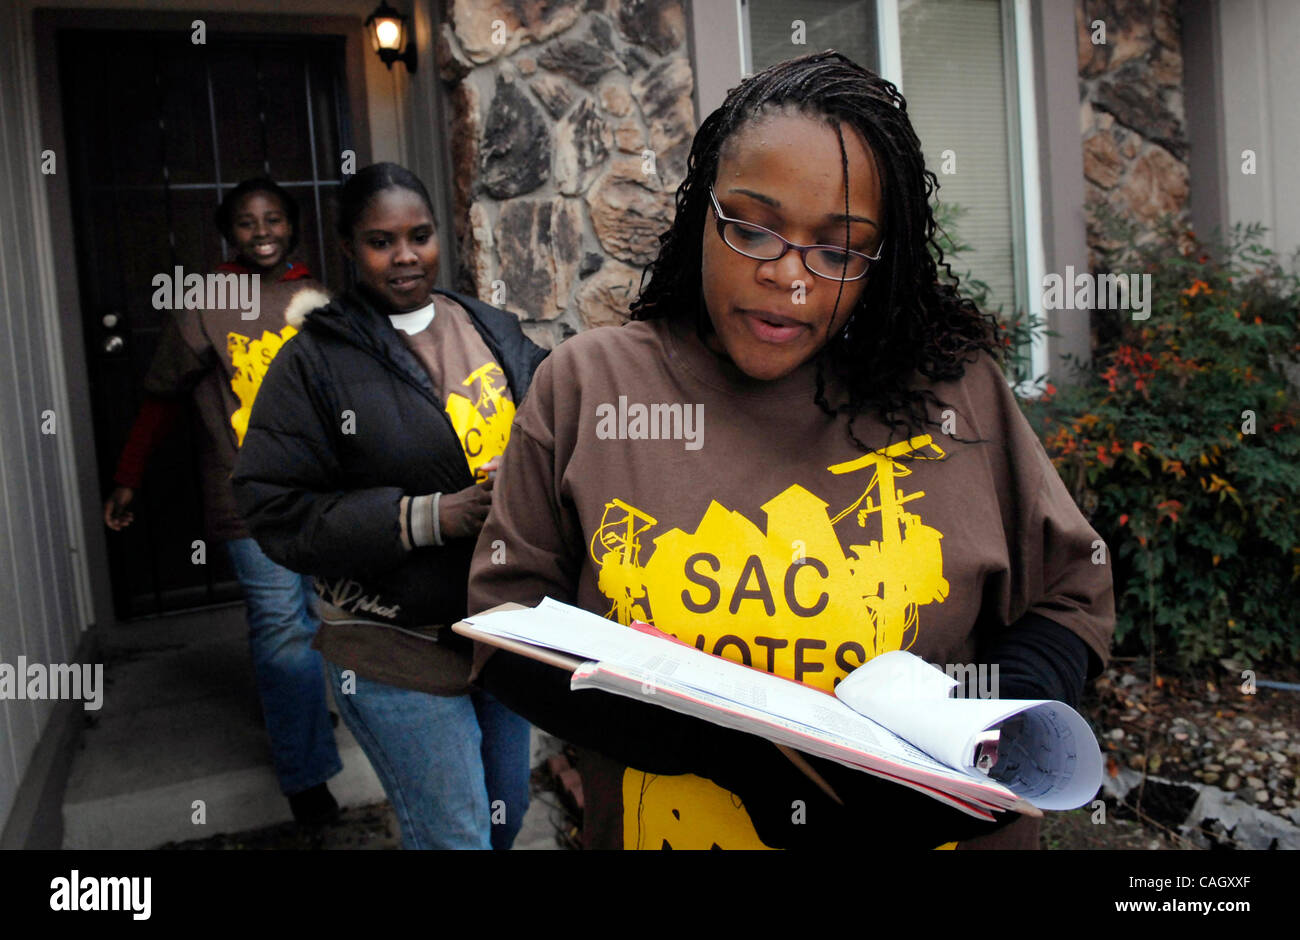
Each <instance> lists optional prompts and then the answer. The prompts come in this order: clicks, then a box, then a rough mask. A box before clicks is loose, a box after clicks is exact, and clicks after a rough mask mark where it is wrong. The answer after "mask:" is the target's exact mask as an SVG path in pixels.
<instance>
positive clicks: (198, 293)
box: [150, 265, 262, 320]
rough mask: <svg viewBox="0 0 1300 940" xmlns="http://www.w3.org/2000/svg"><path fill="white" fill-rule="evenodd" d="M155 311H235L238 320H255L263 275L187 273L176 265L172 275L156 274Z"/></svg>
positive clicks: (260, 296) (154, 284) (258, 308)
mask: <svg viewBox="0 0 1300 940" xmlns="http://www.w3.org/2000/svg"><path fill="white" fill-rule="evenodd" d="M150 285H151V286H152V287H153V288H154V292H153V298H152V303H153V308H154V309H155V310H231V309H234V310H238V311H239V318H240V319H241V320H256V319H257V317H258V314H259V313H260V312H261V308H262V276H261V275H260V274H257V273H253V274H236V273H235V272H233V271H225V272H220V273H214V274H193V273H191V274H186V273H185V271H184V269H183V268H182V267H181V266H180V265H177V266H176V268H175V270H174V271H173V272H172V273H171V274H166V273H163V274H155V275H154V276H153V280H152V281H151V282H150Z"/></svg>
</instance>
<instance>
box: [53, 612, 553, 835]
mask: <svg viewBox="0 0 1300 940" xmlns="http://www.w3.org/2000/svg"><path fill="white" fill-rule="evenodd" d="M101 639H102V656H103V660H104V678H105V686H106V689H105V692H104V703H103V707H102V708H101V709H100V710H99V711H97V712H87V713H86V715H87V716H88V719H87V727H86V730H85V734H84V735H83V739H82V747H81V749H80V750H79V751H78V753H77V754H76V756H75V757H74V759H73V766H72V771H71V774H70V777H69V780H68V787H67V792H66V795H65V798H64V806H63V823H64V836H63V846H64V848H70V849H91V848H93V849H149V848H156V847H158V846H160V845H163V844H165V843H167V842H179V841H187V840H191V839H202V838H207V837H209V836H214V835H218V834H220V833H236V832H245V831H248V830H251V829H259V828H263V827H266V826H273V825H277V824H279V823H283V822H288V821H289V820H291V819H292V818H293V817H292V814H291V813H290V811H289V803H288V801H287V800H286V799H285V798H284V796H283V795H282V794H281V793H280V788H279V785H278V783H277V781H276V777H275V773H274V771H273V770H272V766H271V753H270V745H269V743H268V741H267V737H266V730H265V728H264V726H263V724H262V717H261V712H260V706H259V703H258V700H257V690H256V687H255V685H254V680H253V669H252V663H251V660H250V657H249V653H248V636H247V626H246V625H245V621H244V612H243V607H242V606H232V607H226V608H218V609H213V610H206V611H202V612H198V613H191V614H184V615H177V616H171V617H165V618H158V619H156V620H150V621H144V622H141V623H136V624H127V625H120V626H117V627H114V628H112V629H110V630H106V631H105V632H104V635H103V636H102V638H101ZM335 741H336V742H337V744H338V749H339V756H340V757H341V758H342V761H343V771H342V772H341V773H339V774H338V775H337V776H335V777H333V778H332V779H331V780H330V781H329V787H330V792H332V793H333V794H334V796H335V798H336V799H337V800H338V802H339V805H340V806H343V807H358V806H366V805H371V804H375V803H381V802H383V801H384V799H385V797H384V791H383V787H382V786H381V785H380V783H379V779H378V777H376V776H375V772H374V770H373V769H372V768H371V766H370V762H369V761H368V760H367V759H366V756H365V754H364V753H363V752H362V750H361V747H360V745H358V744H357V742H356V739H355V738H353V737H352V735H351V734H350V733H349V732H348V730H347V728H346V727H345V726H344V725H343V724H342V723H340V724H339V727H338V728H337V729H335ZM554 747H555V745H554V744H553V743H551V744H547V742H546V741H545V740H543V739H542V738H540V737H538V736H536V734H535V739H534V758H535V761H536V762H540V761H541V760H544V759H545V756H546V755H547V754H549V753H551V752H552V751H553V750H554ZM197 800H202V801H203V806H204V813H205V817H206V818H205V821H204V822H203V823H202V824H199V823H196V822H195V821H194V820H195V814H196V809H195V801H197ZM534 802H535V804H536V805H535V806H534V807H532V808H530V811H529V818H526V819H525V823H524V827H525V828H524V832H522V833H521V835H520V839H519V845H518V847H519V848H525V847H529V848H549V847H554V846H551V845H547V844H546V843H547V841H548V838H549V839H550V841H551V842H554V827H553V826H551V824H550V822H549V820H548V819H547V818H546V817H545V806H544V805H542V804H538V803H537V801H534Z"/></svg>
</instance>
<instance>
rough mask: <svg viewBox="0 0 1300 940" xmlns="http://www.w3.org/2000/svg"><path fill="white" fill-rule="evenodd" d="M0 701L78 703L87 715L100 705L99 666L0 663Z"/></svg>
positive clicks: (101, 672) (101, 682)
mask: <svg viewBox="0 0 1300 940" xmlns="http://www.w3.org/2000/svg"><path fill="white" fill-rule="evenodd" d="M0 699H9V700H11V701H24V700H28V699H30V700H32V701H41V700H46V699H57V700H61V701H62V700H72V701H77V700H80V701H81V702H82V707H83V708H84V709H85V710H86V711H88V712H94V711H99V709H100V708H102V707H103V705H104V664H103V663H94V664H91V663H51V664H50V665H48V666H47V665H46V664H45V663H29V662H28V661H27V657H26V656H19V657H18V662H17V664H16V665H13V664H10V663H0Z"/></svg>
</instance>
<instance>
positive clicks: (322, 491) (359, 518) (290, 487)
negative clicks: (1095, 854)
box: [234, 163, 545, 848]
mask: <svg viewBox="0 0 1300 940" xmlns="http://www.w3.org/2000/svg"><path fill="white" fill-rule="evenodd" d="M339 234H340V236H341V238H342V246H343V250H344V252H345V253H346V254H347V256H348V257H349V258H351V259H352V260H353V262H355V264H356V271H357V279H358V286H357V288H356V289H355V290H352V291H347V292H345V293H344V294H342V295H340V296H339V297H337V298H335V300H334V301H333V302H332V303H331V304H329V305H328V306H326V307H321V308H320V309H317V310H314V311H312V312H311V314H310V315H309V316H308V317H307V318H306V320H305V321H304V322H303V324H302V332H301V333H300V334H299V336H298V337H297V338H296V339H295V340H294V342H293V343H291V344H289V346H288V348H287V349H286V350H285V352H284V353H283V354H282V355H281V356H280V357H279V358H278V359H277V360H276V361H275V364H274V365H273V366H272V368H271V371H270V373H269V374H268V375H267V378H266V384H265V386H264V388H263V392H262V395H261V397H260V398H259V400H258V405H257V407H256V408H254V410H253V415H252V420H251V423H250V425H249V431H248V437H247V440H246V441H245V444H244V449H243V451H242V452H241V454H240V459H239V464H238V466H237V468H236V472H235V478H234V482H235V493H236V496H237V497H238V499H239V502H240V506H241V508H242V509H243V510H244V511H245V513H246V515H247V518H248V520H249V526H250V527H251V528H252V530H253V532H254V534H255V535H256V536H257V538H258V541H259V542H260V543H261V545H262V547H263V548H264V549H265V550H266V552H267V554H268V555H270V556H271V557H272V558H275V559H276V560H278V561H280V562H281V563H282V564H284V565H286V566H288V567H289V568H292V569H293V570H295V571H301V572H303V573H305V574H311V575H314V576H315V577H316V585H317V591H318V592H319V593H320V595H321V601H322V603H321V620H322V625H321V630H320V634H319V636H318V638H317V641H316V645H317V647H318V648H319V649H320V650H321V651H322V652H323V653H324V655H325V659H326V661H327V663H328V665H329V671H330V674H331V676H332V677H333V681H334V683H335V701H336V702H338V706H339V711H340V712H341V713H342V715H343V720H344V721H345V722H346V723H347V725H348V727H349V728H350V729H351V730H352V733H353V734H354V735H356V738H357V740H358V741H359V742H360V744H361V746H362V748H363V749H364V750H365V752H366V755H367V756H368V757H369V758H370V762H371V764H372V765H373V766H374V768H375V771H376V773H377V774H378V775H379V778H380V780H381V781H382V783H383V785H384V789H385V792H386V793H387V794H388V797H389V800H390V801H391V802H392V804H393V808H394V810H395V811H396V813H397V817H398V821H399V822H400V824H401V827H402V845H403V846H404V847H405V848H488V847H489V846H491V847H494V848H509V847H510V844H511V843H512V842H513V840H514V836H515V833H516V832H518V830H519V826H520V824H521V823H522V822H523V817H524V811H525V809H526V807H527V805H528V772H529V768H528V756H529V755H528V744H529V728H528V723H527V722H526V721H524V720H523V719H521V718H519V717H518V716H517V715H515V714H513V713H512V712H510V711H509V710H508V709H506V708H505V707H504V706H502V705H501V704H500V703H499V702H497V701H496V700H495V699H494V698H493V697H492V696H491V695H489V694H487V693H485V692H482V691H480V690H473V691H472V692H471V690H470V688H469V685H468V676H469V665H470V661H469V656H468V652H469V650H468V646H467V644H465V643H464V641H461V640H460V639H459V638H458V637H456V636H455V635H454V634H453V633H452V632H451V631H450V630H449V629H446V627H447V625H448V624H451V623H454V622H455V621H457V620H459V619H461V618H462V617H463V616H464V615H465V584H466V580H467V578H468V574H469V560H470V555H471V553H472V551H473V548H474V538H475V537H476V536H477V535H478V532H479V528H480V527H481V526H482V524H483V519H484V517H485V516H486V515H487V511H488V507H489V506H490V505H491V500H492V486H493V481H492V478H491V473H492V471H493V470H495V467H496V458H498V457H499V456H500V455H501V453H502V452H503V451H504V450H505V446H506V442H507V439H508V437H509V434H510V425H511V420H512V419H513V417H514V414H515V407H516V403H517V402H520V401H522V400H523V397H524V392H525V391H526V390H527V388H528V384H529V381H530V379H531V377H532V374H533V371H534V369H535V368H536V367H537V364H538V362H540V361H541V359H542V357H543V356H544V355H545V352H544V351H543V350H541V349H540V348H538V347H537V346H535V345H534V344H533V343H531V342H529V341H528V339H527V338H525V337H524V335H523V333H522V331H521V330H520V328H519V321H518V320H517V318H516V317H515V316H514V315H513V314H510V313H507V312H505V311H503V310H498V309H496V308H495V307H489V306H488V305H486V304H483V303H480V302H479V301H477V300H475V299H473V298H470V297H466V296H463V295H460V294H454V293H451V292H448V291H442V290H438V289H436V288H435V287H434V283H435V281H436V280H437V276H438V237H437V231H436V228H435V225H434V219H433V209H432V204H431V202H430V200H429V195H428V193H427V192H426V191H425V188H424V185H423V184H422V183H421V182H420V181H419V180H418V179H417V178H416V177H415V176H414V175H412V174H411V173H410V172H409V171H408V170H405V169H403V168H402V167H400V166H397V165H395V164H392V163H380V164H375V165H374V166H369V167H366V168H365V169H363V170H361V171H360V172H359V173H357V175H356V176H354V177H352V178H351V179H350V180H348V181H347V182H346V183H345V184H344V185H343V187H342V189H341V191H340V194H339Z"/></svg>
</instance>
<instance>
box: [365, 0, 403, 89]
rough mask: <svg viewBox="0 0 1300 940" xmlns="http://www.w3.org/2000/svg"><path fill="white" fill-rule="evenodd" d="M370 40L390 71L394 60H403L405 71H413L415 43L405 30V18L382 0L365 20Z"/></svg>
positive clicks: (386, 0) (385, 0)
mask: <svg viewBox="0 0 1300 940" xmlns="http://www.w3.org/2000/svg"><path fill="white" fill-rule="evenodd" d="M366 29H367V30H369V32H370V41H371V43H373V44H374V47H375V52H376V54H378V56H379V58H380V61H382V62H383V63H384V65H386V66H388V68H389V70H390V71H391V70H392V68H393V63H394V62H404V63H405V64H406V71H408V72H414V71H415V43H413V42H411V37H410V35H409V33H408V31H407V18H406V17H405V16H403V15H402V14H400V13H398V12H397V11H396V10H394V9H393V8H392V7H390V6H389V5H388V0H382V2H381V3H380V4H379V6H377V7H375V12H374V13H371V14H370V18H369V19H367V20H366Z"/></svg>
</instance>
